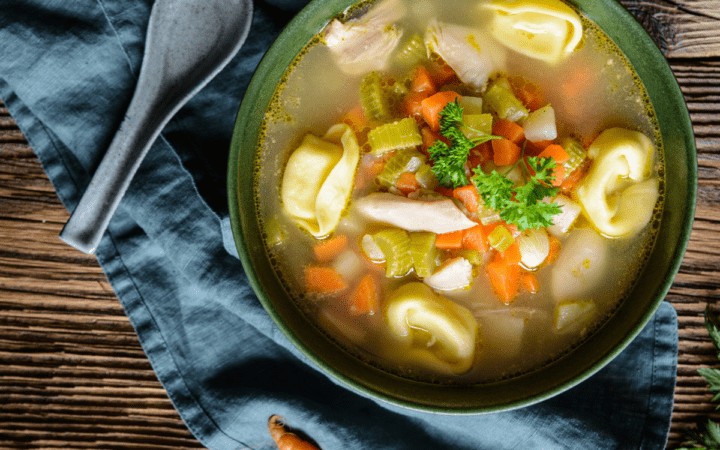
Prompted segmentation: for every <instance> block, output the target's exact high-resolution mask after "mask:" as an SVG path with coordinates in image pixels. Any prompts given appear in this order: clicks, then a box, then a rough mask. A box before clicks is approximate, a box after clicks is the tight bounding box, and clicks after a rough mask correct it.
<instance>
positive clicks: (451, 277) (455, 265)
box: [423, 256, 472, 291]
mask: <svg viewBox="0 0 720 450" xmlns="http://www.w3.org/2000/svg"><path fill="white" fill-rule="evenodd" d="M423 281H424V282H425V284H427V285H428V286H430V287H431V288H433V289H437V290H439V291H453V290H456V289H463V288H466V287H468V286H470V283H472V264H470V261H468V260H467V259H465V258H463V257H461V256H459V257H457V258H453V259H451V260H449V261H447V262H446V263H445V264H443V265H442V266H441V267H440V268H439V269H438V270H436V271H435V273H433V274H432V275H430V276H429V277H426V278H425V279H423Z"/></svg>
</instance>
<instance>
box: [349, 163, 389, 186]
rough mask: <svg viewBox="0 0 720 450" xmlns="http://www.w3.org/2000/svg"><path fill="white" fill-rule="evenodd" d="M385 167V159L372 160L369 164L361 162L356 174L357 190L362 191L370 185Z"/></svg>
mask: <svg viewBox="0 0 720 450" xmlns="http://www.w3.org/2000/svg"><path fill="white" fill-rule="evenodd" d="M384 167H385V161H383V160H377V161H372V162H371V163H369V164H360V167H359V168H358V171H357V175H355V190H356V191H360V190H363V189H365V188H366V187H368V186H370V185H371V184H372V182H373V181H374V180H375V177H377V176H378V174H379V173H380V172H382V170H383V168H384Z"/></svg>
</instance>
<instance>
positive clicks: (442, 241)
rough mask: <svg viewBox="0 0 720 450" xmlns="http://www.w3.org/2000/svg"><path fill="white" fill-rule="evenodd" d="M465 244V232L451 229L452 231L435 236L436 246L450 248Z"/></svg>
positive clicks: (457, 247) (458, 247) (460, 246)
mask: <svg viewBox="0 0 720 450" xmlns="http://www.w3.org/2000/svg"><path fill="white" fill-rule="evenodd" d="M462 245H463V232H462V230H459V231H451V232H450V233H442V234H438V235H437V237H436V238H435V247H437V248H440V249H443V250H448V249H460V248H462Z"/></svg>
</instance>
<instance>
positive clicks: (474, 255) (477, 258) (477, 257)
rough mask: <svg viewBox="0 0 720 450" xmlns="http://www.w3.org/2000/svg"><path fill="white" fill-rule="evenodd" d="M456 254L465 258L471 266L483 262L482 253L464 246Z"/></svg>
mask: <svg viewBox="0 0 720 450" xmlns="http://www.w3.org/2000/svg"><path fill="white" fill-rule="evenodd" d="M458 256H462V257H463V258H465V259H467V260H468V262H469V263H470V264H472V265H473V266H479V265H481V264H482V263H483V260H482V253H480V252H479V251H478V250H474V249H470V248H465V249H462V250H460V252H459V253H458Z"/></svg>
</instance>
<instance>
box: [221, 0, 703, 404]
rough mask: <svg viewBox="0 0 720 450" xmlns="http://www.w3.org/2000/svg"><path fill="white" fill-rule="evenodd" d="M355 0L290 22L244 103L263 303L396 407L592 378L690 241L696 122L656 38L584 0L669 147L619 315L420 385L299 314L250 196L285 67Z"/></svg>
mask: <svg viewBox="0 0 720 450" xmlns="http://www.w3.org/2000/svg"><path fill="white" fill-rule="evenodd" d="M352 3H353V1H352V0H314V1H312V2H311V3H310V4H308V6H307V7H305V8H304V9H303V10H302V11H301V12H300V13H299V14H298V15H297V16H296V17H295V18H294V19H293V20H292V21H291V22H290V23H289V24H288V26H287V27H286V28H285V30H284V31H283V32H282V33H281V34H280V36H279V37H278V38H277V40H276V41H275V42H274V43H273V45H272V46H271V47H270V49H269V50H268V52H267V54H266V55H265V57H264V58H263V60H262V61H261V62H260V65H259V66H258V68H257V70H256V73H255V74H254V76H253V78H252V80H251V82H250V85H249V87H248V89H247V92H246V94H245V98H244V99H243V102H242V105H241V107H240V110H239V113H238V116H237V120H236V124H235V128H234V131H233V137H232V144H231V149H230V159H229V166H228V198H229V209H230V219H231V222H232V228H233V234H234V237H235V242H236V245H237V249H238V252H239V255H240V258H241V260H242V263H243V267H244V269H245V271H246V274H247V276H248V278H249V280H250V283H251V285H252V287H253V289H254V290H255V292H256V294H257V296H258V298H259V300H260V302H261V303H262V304H263V306H264V307H265V309H266V310H267V312H268V314H269V315H270V316H271V318H272V319H273V320H274V321H275V323H276V324H277V326H278V327H279V328H280V330H282V332H283V333H284V334H285V335H286V336H287V337H288V338H289V339H290V341H292V342H293V343H294V344H295V345H296V346H297V347H298V348H299V349H300V350H301V351H302V352H303V353H304V354H305V355H306V356H307V357H308V358H309V359H310V360H312V361H313V362H314V363H315V364H317V365H318V366H319V367H320V368H322V369H323V370H324V371H325V372H326V373H328V374H329V375H330V376H332V377H334V378H335V379H336V380H338V381H340V382H341V383H343V384H344V385H346V386H347V387H349V388H350V389H352V390H355V391H356V392H359V393H361V394H364V395H367V396H369V397H372V398H375V399H379V400H383V401H386V402H389V403H392V404H395V405H399V406H403V407H407V408H412V409H417V410H423V411H430V412H439V413H449V414H478V413H490V412H498V411H504V410H509V409H513V408H518V407H523V406H527V405H530V404H533V403H536V402H539V401H542V400H544V399H547V398H549V397H552V396H554V395H556V394H558V393H560V392H562V391H564V390H566V389H569V388H570V387H572V386H574V385H576V384H577V383H579V382H581V381H583V380H585V379H587V378H588V377H590V376H591V375H592V374H594V373H595V372H597V371H598V370H600V369H601V368H602V367H603V366H605V365H606V364H607V363H608V362H610V361H611V360H612V359H613V358H614V357H615V356H616V355H618V354H619V353H620V352H621V351H622V350H623V349H624V348H625V347H626V346H627V345H628V344H629V343H630V342H631V341H632V340H633V339H634V338H635V337H636V336H637V335H638V333H639V332H640V331H641V330H642V328H643V327H644V326H645V325H646V324H647V323H648V321H649V320H650V319H651V317H652V315H653V313H654V312H655V310H656V309H657V308H658V306H659V305H660V302H662V301H663V299H664V298H665V295H666V293H667V291H668V289H669V288H670V285H671V284H672V281H673V278H674V276H675V274H676V273H677V271H678V269H679V267H680V263H681V261H682V257H683V254H684V253H685V249H686V247H687V243H688V239H689V236H690V230H691V227H692V221H693V217H694V209H695V198H696V192H697V156H696V149H695V139H694V136H693V133H692V125H691V122H690V117H689V114H688V112H687V108H686V105H685V103H684V100H683V97H682V94H681V93H680V89H679V87H678V84H677V82H676V80H675V78H674V76H673V74H672V72H671V70H670V67H669V66H668V64H667V62H666V60H665V58H664V57H663V55H662V54H661V53H660V51H659V50H658V48H657V47H656V45H655V43H654V42H653V41H652V40H651V39H650V37H649V36H648V35H647V33H646V32H645V31H644V30H643V28H642V27H641V26H640V25H639V24H638V23H637V22H636V21H635V19H634V18H633V17H632V16H631V15H630V14H629V13H628V12H627V11H626V10H625V9H624V8H623V7H622V6H621V5H620V4H618V3H616V2H614V1H607V0H606V1H599V0H577V1H573V2H571V3H573V4H574V5H575V6H577V7H578V9H579V10H580V11H581V12H582V13H584V14H585V15H587V16H588V17H589V18H590V19H591V20H592V21H594V22H595V23H596V24H598V25H599V26H600V27H601V28H602V29H603V30H604V31H605V32H606V33H607V34H608V35H609V36H610V37H611V38H612V39H613V40H614V41H615V43H616V44H617V45H618V46H619V47H620V49H621V50H622V51H623V53H624V54H625V55H626V57H627V58H628V59H629V60H630V63H631V64H632V65H633V66H634V68H635V70H636V71H637V73H638V75H639V76H640V78H641V80H642V82H643V83H644V85H645V87H646V89H647V92H648V94H649V96H650V101H651V102H652V105H653V107H654V109H655V113H656V115H657V119H658V123H659V124H660V131H661V134H662V139H663V142H664V146H665V167H666V170H665V209H664V211H663V215H662V221H661V225H660V230H659V233H658V236H657V242H656V244H655V246H654V248H653V251H652V252H651V254H650V256H649V260H648V262H647V266H646V268H645V270H644V271H643V273H642V274H641V275H640V278H639V280H638V282H637V285H636V286H635V288H634V289H633V291H632V292H631V294H630V296H629V298H628V299H627V300H626V301H624V302H623V303H622V305H621V306H620V307H619V309H618V310H617V312H616V313H615V314H614V316H613V317H612V318H611V319H610V320H609V321H608V322H607V323H606V324H605V325H604V326H603V327H602V328H601V329H600V330H598V331H597V332H596V333H595V334H594V335H592V336H591V337H590V338H589V339H587V340H586V341H585V342H584V343H583V344H582V345H580V346H579V347H578V348H576V349H574V350H573V351H572V352H571V353H569V354H568V355H566V356H564V357H563V358H561V359H559V360H558V361H556V362H554V363H552V364H550V365H548V366H545V367H543V368H541V369H539V370H537V371H534V372H531V373H529V374H526V375H523V376H520V377H517V378H513V379H510V380H506V381H501V382H496V383H491V384H479V385H473V386H447V385H434V384H425V383H420V382H415V381H411V380H407V379H404V378H400V377H397V376H394V375H391V374H389V373H386V372H383V371H380V370H378V369H376V368H374V367H371V366H369V365H367V364H365V363H363V362H361V361H360V360H358V359H356V358H354V357H353V356H351V355H350V354H348V353H347V352H345V351H343V350H342V349H341V348H340V347H339V346H338V345H336V344H335V343H334V342H332V341H331V340H329V339H328V338H327V337H326V336H325V335H324V334H323V333H322V332H320V331H318V329H317V328H316V327H315V326H314V325H313V324H312V323H311V322H310V321H309V320H308V319H307V318H306V317H305V316H304V315H303V314H302V313H301V311H300V310H299V309H298V308H297V307H296V306H295V304H294V303H293V302H292V300H291V299H290V297H289V296H288V295H287V293H286V292H285V291H284V289H283V287H282V285H281V283H280V281H279V279H278V278H277V277H276V275H275V273H274V271H273V268H272V266H271V265H270V262H269V260H268V257H267V255H266V253H265V248H264V246H263V243H262V236H261V230H260V229H259V225H258V221H257V216H256V208H255V204H254V197H253V185H254V181H253V176H254V172H253V163H254V160H255V151H256V145H257V137H258V131H259V129H260V126H261V123H262V120H263V116H264V112H265V109H266V107H267V106H268V104H269V102H270V99H271V97H272V95H273V92H274V90H275V88H276V86H277V85H278V83H279V81H280V78H281V77H282V75H283V73H284V71H285V69H286V68H287V67H288V66H289V65H290V63H291V62H292V60H293V59H294V58H295V56H296V55H297V54H298V53H299V51H300V50H301V49H302V48H303V47H304V46H305V45H306V43H307V42H308V41H309V40H310V39H311V38H312V37H313V36H314V35H315V34H316V33H317V32H318V31H320V30H321V29H322V28H323V27H324V26H325V24H327V22H328V21H329V20H330V19H332V17H333V16H335V15H336V14H338V13H339V12H341V11H343V10H344V9H346V8H347V7H348V6H350V5H351V4H352Z"/></svg>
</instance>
